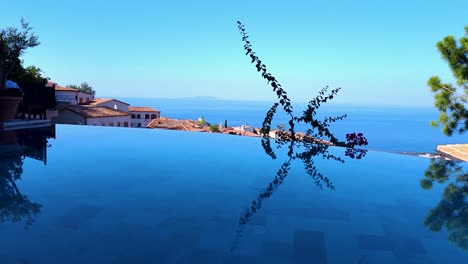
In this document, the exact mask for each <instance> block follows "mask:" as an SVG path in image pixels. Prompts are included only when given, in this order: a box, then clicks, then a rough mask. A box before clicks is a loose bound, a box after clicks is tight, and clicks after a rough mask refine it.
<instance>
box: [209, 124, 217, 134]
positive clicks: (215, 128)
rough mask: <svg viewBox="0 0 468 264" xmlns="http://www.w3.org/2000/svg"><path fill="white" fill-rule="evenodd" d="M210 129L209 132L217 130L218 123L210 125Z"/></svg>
mask: <svg viewBox="0 0 468 264" xmlns="http://www.w3.org/2000/svg"><path fill="white" fill-rule="evenodd" d="M210 131H211V132H219V126H218V125H211V126H210Z"/></svg>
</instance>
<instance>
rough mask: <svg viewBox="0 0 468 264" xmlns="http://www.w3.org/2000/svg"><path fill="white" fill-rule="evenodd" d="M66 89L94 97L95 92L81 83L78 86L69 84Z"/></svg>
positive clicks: (89, 86) (84, 83) (86, 84)
mask: <svg viewBox="0 0 468 264" xmlns="http://www.w3.org/2000/svg"><path fill="white" fill-rule="evenodd" d="M67 87H69V88H73V89H77V90H78V91H80V92H83V93H87V94H92V95H96V91H95V90H94V89H93V87H92V86H91V85H89V84H88V83H87V82H82V83H81V84H80V85H76V84H69V85H67Z"/></svg>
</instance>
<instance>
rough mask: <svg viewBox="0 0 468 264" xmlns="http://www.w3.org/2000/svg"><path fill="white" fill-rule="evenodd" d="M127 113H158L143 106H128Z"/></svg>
mask: <svg viewBox="0 0 468 264" xmlns="http://www.w3.org/2000/svg"><path fill="white" fill-rule="evenodd" d="M128 111H129V112H160V111H159V110H157V109H154V108H151V107H145V106H129V107H128Z"/></svg>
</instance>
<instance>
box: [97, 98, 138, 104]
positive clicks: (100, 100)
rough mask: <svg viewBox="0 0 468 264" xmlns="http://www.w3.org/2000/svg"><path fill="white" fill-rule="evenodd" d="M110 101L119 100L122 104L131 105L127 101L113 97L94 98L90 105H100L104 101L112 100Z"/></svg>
mask: <svg viewBox="0 0 468 264" xmlns="http://www.w3.org/2000/svg"><path fill="white" fill-rule="evenodd" d="M110 101H117V102H120V103H122V104H126V105H130V104H127V103H125V102H122V101H119V100H117V99H111V98H94V99H93V100H92V101H91V102H89V104H90V105H100V104H102V103H106V102H110Z"/></svg>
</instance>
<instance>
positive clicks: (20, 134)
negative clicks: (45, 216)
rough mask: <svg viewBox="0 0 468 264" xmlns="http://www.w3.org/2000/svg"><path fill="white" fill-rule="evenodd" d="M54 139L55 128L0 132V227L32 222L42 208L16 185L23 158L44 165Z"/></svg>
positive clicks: (27, 224)
mask: <svg viewBox="0 0 468 264" xmlns="http://www.w3.org/2000/svg"><path fill="white" fill-rule="evenodd" d="M49 138H55V126H52V127H47V128H34V129H22V130H13V131H0V223H1V222H13V223H15V222H19V221H24V222H25V227H28V226H29V225H31V224H32V223H33V222H34V218H35V216H36V215H37V214H39V212H40V209H41V207H42V205H40V204H38V203H35V202H32V201H30V200H29V198H28V197H27V196H26V195H24V194H22V193H21V192H20V190H19V188H18V186H17V185H16V181H17V180H19V179H21V175H22V174H23V168H22V167H23V161H24V159H25V158H32V159H36V160H40V161H42V162H44V164H47V147H49V145H48V139H49Z"/></svg>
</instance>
